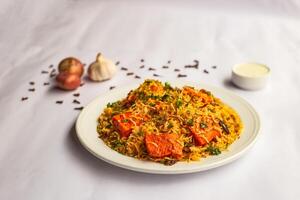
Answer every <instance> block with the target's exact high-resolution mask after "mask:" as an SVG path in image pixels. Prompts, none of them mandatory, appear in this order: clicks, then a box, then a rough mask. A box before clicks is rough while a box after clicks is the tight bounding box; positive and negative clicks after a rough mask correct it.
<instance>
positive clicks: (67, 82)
mask: <svg viewBox="0 0 300 200" xmlns="http://www.w3.org/2000/svg"><path fill="white" fill-rule="evenodd" d="M56 83H57V86H58V87H59V88H61V89H63V90H75V89H76V88H78V87H79V86H80V83H81V79H80V77H79V76H78V75H76V74H69V73H66V72H62V73H59V74H58V75H57V76H56Z"/></svg>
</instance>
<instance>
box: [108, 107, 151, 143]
mask: <svg viewBox="0 0 300 200" xmlns="http://www.w3.org/2000/svg"><path fill="white" fill-rule="evenodd" d="M144 119H147V118H146V117H144V118H142V117H140V116H137V115H133V114H132V113H130V112H126V113H123V114H118V115H115V116H113V118H112V121H113V124H114V126H115V128H116V129H117V130H118V132H119V134H120V135H121V137H125V138H127V137H128V136H129V135H130V134H131V132H132V129H133V127H134V126H139V125H140V124H141V123H142V122H143V120H144Z"/></svg>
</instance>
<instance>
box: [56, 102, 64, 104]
mask: <svg viewBox="0 0 300 200" xmlns="http://www.w3.org/2000/svg"><path fill="white" fill-rule="evenodd" d="M63 102H64V101H56V102H55V103H56V104H63Z"/></svg>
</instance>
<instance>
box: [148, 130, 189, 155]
mask: <svg viewBox="0 0 300 200" xmlns="http://www.w3.org/2000/svg"><path fill="white" fill-rule="evenodd" d="M145 144H146V148H147V152H148V153H149V155H150V156H151V157H154V158H163V157H166V156H172V157H174V158H175V159H180V158H181V157H182V148H183V146H182V145H181V144H180V143H179V142H178V136H177V135H176V134H172V133H171V134H167V133H166V134H146V136H145Z"/></svg>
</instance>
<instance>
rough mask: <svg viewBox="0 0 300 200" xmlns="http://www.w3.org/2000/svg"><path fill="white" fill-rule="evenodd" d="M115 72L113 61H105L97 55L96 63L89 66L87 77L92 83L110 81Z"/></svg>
mask: <svg viewBox="0 0 300 200" xmlns="http://www.w3.org/2000/svg"><path fill="white" fill-rule="evenodd" d="M116 72H117V67H116V65H115V64H114V62H113V61H111V60H109V59H106V58H104V57H103V55H102V54H100V53H98V55H97V57H96V61H95V62H93V63H92V64H90V66H89V68H88V76H89V78H90V79H91V80H92V81H105V80H108V79H111V78H112V77H113V76H114V75H115V74H116Z"/></svg>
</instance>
